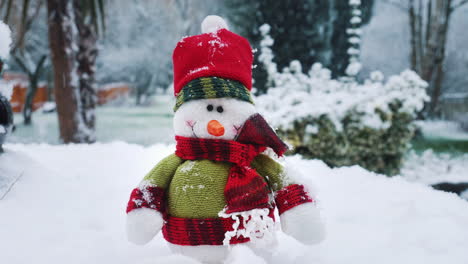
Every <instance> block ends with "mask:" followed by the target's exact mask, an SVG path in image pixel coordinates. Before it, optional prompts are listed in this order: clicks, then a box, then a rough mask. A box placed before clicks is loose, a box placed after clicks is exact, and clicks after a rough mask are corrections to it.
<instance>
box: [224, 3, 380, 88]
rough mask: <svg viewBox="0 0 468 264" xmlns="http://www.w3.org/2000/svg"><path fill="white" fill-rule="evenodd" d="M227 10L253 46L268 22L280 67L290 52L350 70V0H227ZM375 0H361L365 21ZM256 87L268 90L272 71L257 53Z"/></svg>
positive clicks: (306, 61)
mask: <svg viewBox="0 0 468 264" xmlns="http://www.w3.org/2000/svg"><path fill="white" fill-rule="evenodd" d="M224 3H225V5H226V6H227V10H226V16H227V17H228V18H229V20H230V22H231V24H233V28H234V29H235V31H236V32H238V33H240V34H241V35H243V36H245V37H247V38H248V39H249V40H250V41H251V43H252V45H253V47H254V48H258V47H259V44H260V41H261V39H262V35H261V32H260V31H259V27H260V26H261V25H263V24H269V25H270V26H271V28H272V32H271V36H272V37H273V39H275V43H274V45H273V46H272V50H273V51H274V52H275V62H276V63H277V64H278V67H279V68H280V69H281V68H283V67H287V66H288V65H289V62H290V61H291V58H295V59H297V60H299V61H300V62H301V64H302V65H303V66H304V68H309V67H310V66H312V64H314V63H316V62H320V63H322V64H323V65H325V67H327V68H329V69H331V70H332V74H333V76H343V75H345V70H346V67H347V66H348V64H349V54H348V53H347V50H348V48H349V46H350V44H349V41H348V38H349V37H348V36H347V34H346V30H347V28H348V27H349V25H350V19H351V16H352V12H351V6H350V4H349V0H327V1H323V0H320V1H317V0H299V1H277V0H265V1H250V0H228V1H224ZM373 5H374V0H361V7H360V9H361V12H362V14H361V20H362V21H361V23H360V24H366V23H367V22H369V20H370V18H371V14H372V7H373ZM256 63H258V65H259V67H256V68H254V70H253V74H254V79H255V87H256V88H257V89H258V90H259V91H260V92H262V91H264V90H265V82H266V78H267V75H266V73H265V69H263V67H262V64H261V63H259V61H258V59H257V58H256Z"/></svg>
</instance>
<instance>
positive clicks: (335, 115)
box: [257, 25, 429, 175]
mask: <svg viewBox="0 0 468 264" xmlns="http://www.w3.org/2000/svg"><path fill="white" fill-rule="evenodd" d="M260 31H261V32H262V35H263V36H264V39H263V41H262V42H261V53H262V54H261V55H260V57H259V60H260V61H261V62H262V63H263V64H264V65H265V68H266V69H267V71H268V74H269V83H270V88H269V90H268V92H267V93H266V94H265V95H262V96H259V97H258V98H257V105H258V107H259V109H260V111H261V112H263V114H264V115H265V116H266V117H267V119H268V120H269V121H270V122H271V124H272V125H273V126H275V127H277V128H278V130H279V133H280V134H282V135H283V136H284V137H285V138H286V139H287V140H288V141H289V143H291V144H292V145H293V146H294V150H293V152H294V153H300V154H303V155H304V156H306V157H310V158H318V159H321V160H323V161H325V162H326V163H327V164H329V165H330V166H345V165H354V164H359V165H361V166H363V167H365V168H367V169H369V170H372V171H375V172H379V173H385V174H387V175H394V174H396V173H398V172H399V168H400V166H401V160H402V157H403V154H404V153H405V152H406V150H407V147H408V142H409V141H410V139H411V138H412V137H413V133H414V128H413V125H412V122H413V120H414V119H415V118H416V115H417V113H418V112H419V111H420V110H421V109H422V108H423V106H424V102H425V101H427V100H428V99H429V98H428V96H427V94H426V86H427V84H426V82H424V81H423V80H422V79H421V78H420V77H419V76H418V75H417V74H415V73H414V72H412V71H408V70H407V71H404V72H402V73H401V74H400V75H396V76H391V77H389V78H388V80H387V81H384V76H383V74H382V73H380V72H373V73H371V75H370V78H369V79H367V80H365V81H364V82H363V83H357V82H353V81H349V79H347V80H334V79H332V78H331V72H330V71H329V70H328V69H325V68H323V67H322V66H321V65H320V64H319V63H316V64H314V65H313V66H312V67H311V69H310V70H309V71H308V73H307V74H305V73H303V70H302V67H301V64H300V63H299V62H298V61H292V62H291V63H290V66H289V67H287V68H285V69H283V70H282V71H281V72H279V71H278V69H277V67H276V64H275V63H274V62H273V54H272V52H271V49H270V47H271V45H272V44H273V40H272V39H271V38H270V37H269V35H268V33H269V26H268V25H263V26H262V27H261V28H260Z"/></svg>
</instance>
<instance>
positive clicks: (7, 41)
mask: <svg viewBox="0 0 468 264" xmlns="http://www.w3.org/2000/svg"><path fill="white" fill-rule="evenodd" d="M10 34H11V31H10V28H9V27H8V26H7V25H5V23H3V22H2V21H0V60H5V59H7V58H8V54H9V53H10V45H11V36H10Z"/></svg>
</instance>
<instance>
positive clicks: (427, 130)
mask: <svg viewBox="0 0 468 264" xmlns="http://www.w3.org/2000/svg"><path fill="white" fill-rule="evenodd" d="M416 125H417V126H418V127H420V128H421V131H422V133H423V135H424V137H425V138H429V139H446V140H463V141H468V132H466V131H463V129H462V128H461V127H460V124H458V123H457V122H453V121H443V120H433V121H418V122H416Z"/></svg>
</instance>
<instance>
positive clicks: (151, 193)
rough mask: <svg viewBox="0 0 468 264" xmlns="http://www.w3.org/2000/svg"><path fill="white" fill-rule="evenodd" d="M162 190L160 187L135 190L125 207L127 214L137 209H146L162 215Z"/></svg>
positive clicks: (163, 193)
mask: <svg viewBox="0 0 468 264" xmlns="http://www.w3.org/2000/svg"><path fill="white" fill-rule="evenodd" d="M164 195H165V191H164V189H162V188H160V187H152V186H146V187H143V188H142V189H140V188H135V189H133V191H132V194H131V195H130V200H129V201H128V205H127V213H128V212H130V211H132V210H134V209H138V208H142V207H146V208H151V209H154V210H157V211H159V212H161V213H164V212H165V210H166V205H165V203H164V200H163V199H164Z"/></svg>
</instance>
